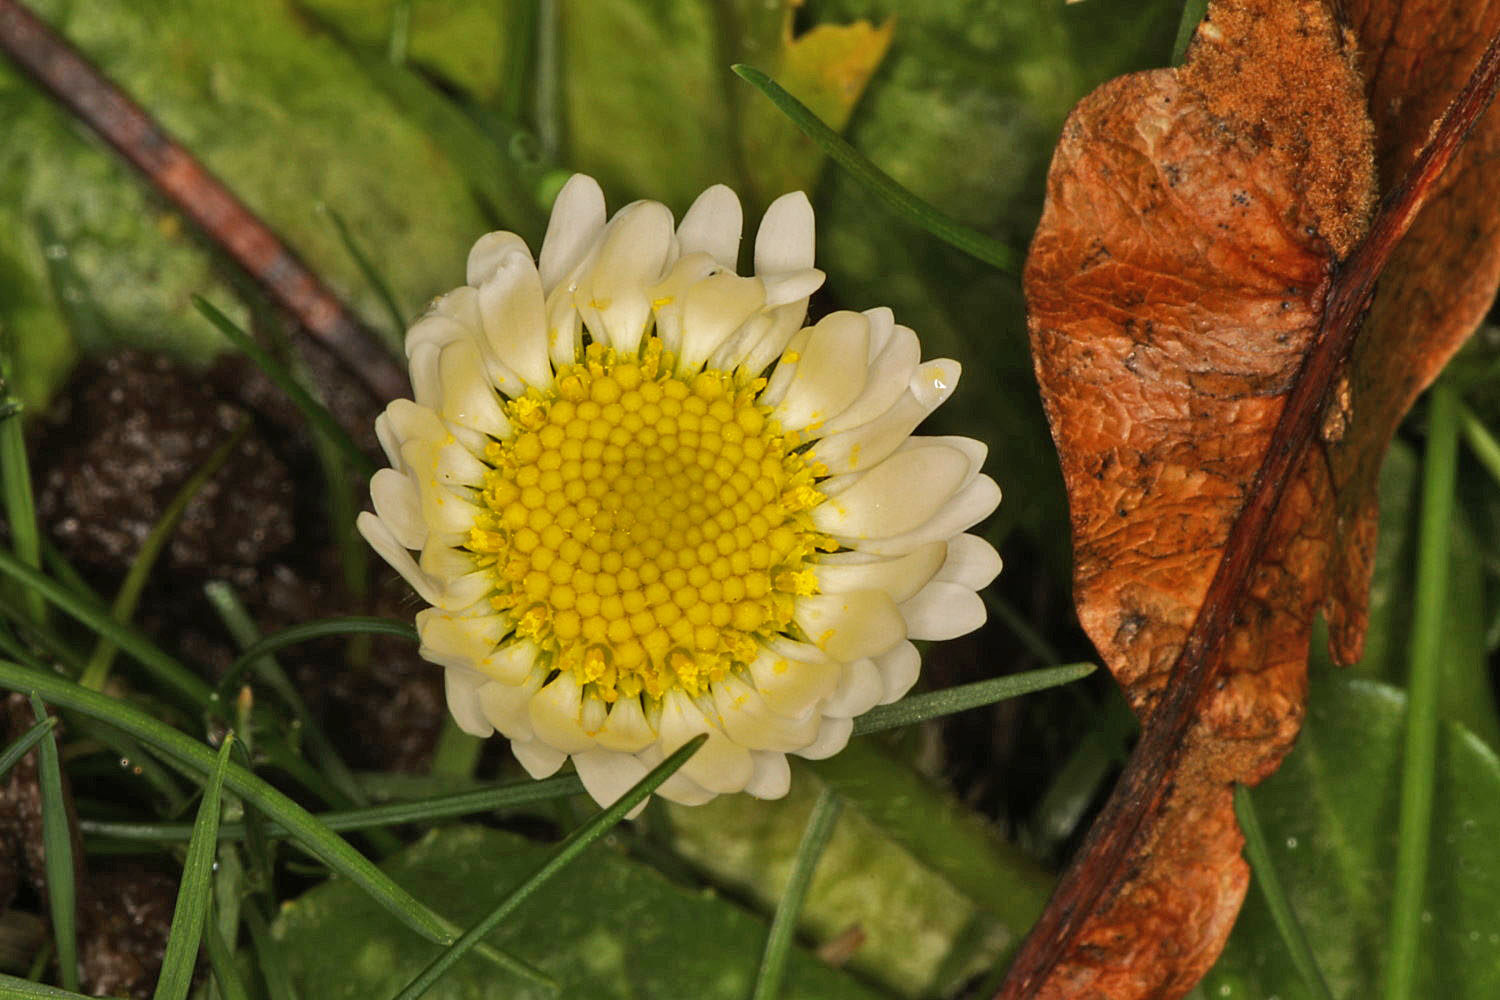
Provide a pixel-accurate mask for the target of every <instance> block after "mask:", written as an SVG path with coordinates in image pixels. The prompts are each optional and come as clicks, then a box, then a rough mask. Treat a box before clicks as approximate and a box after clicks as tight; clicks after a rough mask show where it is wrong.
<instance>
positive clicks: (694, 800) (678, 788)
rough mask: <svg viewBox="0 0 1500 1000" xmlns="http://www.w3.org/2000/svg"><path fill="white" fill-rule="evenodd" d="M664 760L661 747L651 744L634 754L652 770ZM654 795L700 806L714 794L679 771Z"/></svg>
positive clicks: (683, 803)
mask: <svg viewBox="0 0 1500 1000" xmlns="http://www.w3.org/2000/svg"><path fill="white" fill-rule="evenodd" d="M665 758H666V754H664V753H662V749H661V746H660V745H659V744H655V743H653V744H652V745H651V746H649V747H647V748H646V749H644V750H642V751H641V752H640V753H638V754H636V759H637V760H639V761H640V762H641V763H642V764H645V765H646V766H647V767H649V768H654V767H656V765H658V764H660V763H661V762H662V760H664V759H665ZM656 794H657V795H660V796H661V797H662V798H664V799H666V800H667V801H669V802H676V803H677V804H678V805H683V806H701V805H702V804H703V803H705V802H707V801H709V800H710V799H712V798H713V797H714V793H713V792H710V791H709V790H708V789H706V788H704V787H703V786H702V785H700V784H698V783H697V782H696V781H694V780H693V779H692V778H689V777H688V776H687V775H685V774H683V773H682V770H681V769H679V770H678V771H677V773H675V774H673V775H672V776H671V777H670V778H668V779H667V780H666V781H664V782H662V784H661V786H660V787H659V788H657V790H656Z"/></svg>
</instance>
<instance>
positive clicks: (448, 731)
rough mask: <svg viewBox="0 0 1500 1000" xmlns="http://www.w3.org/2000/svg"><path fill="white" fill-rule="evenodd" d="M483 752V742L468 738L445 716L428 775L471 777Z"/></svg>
mask: <svg viewBox="0 0 1500 1000" xmlns="http://www.w3.org/2000/svg"><path fill="white" fill-rule="evenodd" d="M483 750H484V740H482V739H479V738H478V737H476V736H470V735H469V734H468V733H466V732H464V731H463V730H462V729H461V728H459V725H458V722H457V721H455V720H454V718H453V716H451V715H446V716H444V717H443V728H442V730H441V731H440V732H439V733H438V741H437V747H436V748H435V749H434V750H433V752H432V767H431V768H430V773H432V774H434V775H442V776H444V777H448V778H470V777H473V775H474V768H476V767H478V766H479V754H480V753H481V752H482V751H483Z"/></svg>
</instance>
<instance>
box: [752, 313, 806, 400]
mask: <svg viewBox="0 0 1500 1000" xmlns="http://www.w3.org/2000/svg"><path fill="white" fill-rule="evenodd" d="M811 336H812V330H811V329H807V330H795V331H793V333H792V336H791V338H790V339H789V340H788V341H787V343H786V350H784V351H782V352H781V353H780V355H779V356H778V357H776V358H775V359H772V360H775V361H776V367H775V369H773V370H772V372H771V377H770V379H769V380H768V381H767V382H766V387H765V388H764V389H762V390H761V391H760V397H759V399H758V400H757V402H759V403H760V404H761V405H762V406H777V405H779V404H780V403H781V401H782V400H783V399H785V398H786V394H787V391H788V390H789V389H791V387H792V380H793V379H795V378H796V377H797V366H798V364H800V363H801V361H802V351H803V349H804V348H805V347H807V341H808V338H810V337H811ZM751 353H752V354H755V353H758V352H757V351H752V352H751ZM767 363H769V362H767ZM758 371H760V369H759V368H752V369H750V372H751V373H754V372H758Z"/></svg>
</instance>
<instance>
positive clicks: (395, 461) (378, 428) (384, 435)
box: [375, 411, 406, 472]
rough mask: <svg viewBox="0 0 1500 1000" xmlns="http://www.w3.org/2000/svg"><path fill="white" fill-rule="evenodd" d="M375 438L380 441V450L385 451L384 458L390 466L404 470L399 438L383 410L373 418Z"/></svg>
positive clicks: (404, 464) (404, 465)
mask: <svg viewBox="0 0 1500 1000" xmlns="http://www.w3.org/2000/svg"><path fill="white" fill-rule="evenodd" d="M375 440H376V441H379V442H380V450H381V451H383V452H385V460H386V462H387V463H388V464H389V465H390V467H391V468H393V469H396V470H398V471H401V472H405V471H406V463H405V462H403V461H402V460H401V438H400V437H398V436H397V434H396V430H395V428H394V427H392V426H391V418H390V417H388V416H386V415H385V412H384V411H382V412H381V414H380V416H378V417H376V418H375Z"/></svg>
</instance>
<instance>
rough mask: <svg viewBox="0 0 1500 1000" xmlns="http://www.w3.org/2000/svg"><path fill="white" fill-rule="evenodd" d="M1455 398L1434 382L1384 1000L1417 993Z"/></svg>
mask: <svg viewBox="0 0 1500 1000" xmlns="http://www.w3.org/2000/svg"><path fill="white" fill-rule="evenodd" d="M1458 424H1459V419H1458V396H1457V393H1456V391H1455V390H1454V389H1453V387H1452V386H1449V385H1447V384H1446V383H1444V382H1439V383H1438V384H1437V385H1436V386H1435V387H1434V388H1433V390H1432V394H1431V403H1430V404H1429V407H1428V414H1427V448H1426V453H1425V455H1424V458H1423V462H1422V513H1421V519H1420V521H1419V523H1418V529H1417V530H1418V534H1417V581H1416V599H1415V607H1414V609H1413V611H1412V625H1411V645H1410V655H1411V675H1410V679H1409V680H1408V681H1407V688H1406V698H1407V702H1406V740H1405V747H1404V750H1403V759H1402V765H1401V818H1400V821H1399V824H1398V827H1397V838H1398V839H1397V842H1396V871H1395V874H1394V878H1393V888H1392V894H1391V913H1390V923H1389V928H1390V930H1389V938H1388V941H1387V944H1386V962H1385V970H1384V983H1383V992H1382V994H1381V995H1382V996H1383V997H1384V1000H1410V998H1411V997H1412V996H1413V990H1414V989H1415V987H1416V978H1417V955H1418V951H1419V947H1420V941H1421V935H1422V906H1423V903H1424V901H1425V898H1426V890H1427V860H1428V847H1429V841H1430V840H1431V837H1432V801H1433V786H1434V783H1435V781H1434V775H1435V774H1436V768H1437V730H1438V719H1437V714H1438V713H1437V697H1438V692H1437V682H1438V670H1439V666H1438V660H1439V658H1440V657H1441V656H1442V655H1443V612H1444V606H1445V605H1446V604H1447V600H1448V546H1449V542H1450V540H1451V538H1452V535H1451V534H1450V532H1451V530H1452V520H1453V494H1454V490H1455V488H1456V486H1457V482H1458Z"/></svg>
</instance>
